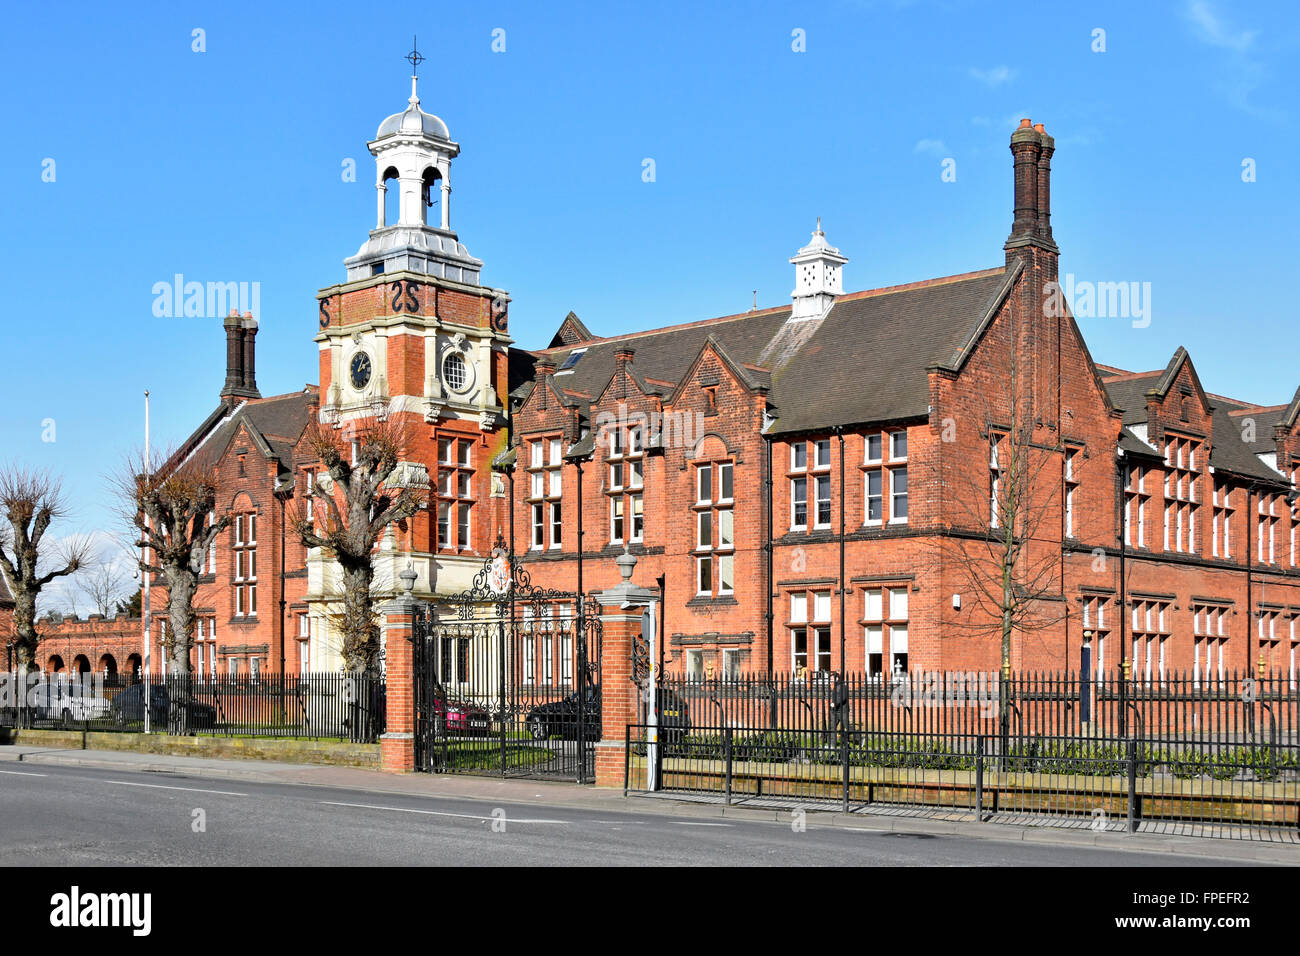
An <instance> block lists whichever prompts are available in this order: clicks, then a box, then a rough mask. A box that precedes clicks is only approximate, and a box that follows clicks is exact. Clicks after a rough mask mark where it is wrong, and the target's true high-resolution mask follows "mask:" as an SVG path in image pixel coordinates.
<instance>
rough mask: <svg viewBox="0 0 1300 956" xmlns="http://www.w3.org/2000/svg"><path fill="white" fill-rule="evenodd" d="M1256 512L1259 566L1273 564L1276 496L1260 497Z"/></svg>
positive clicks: (1275, 550) (1274, 561)
mask: <svg viewBox="0 0 1300 956" xmlns="http://www.w3.org/2000/svg"><path fill="white" fill-rule="evenodd" d="M1257 510H1258V518H1259V525H1258V527H1259V534H1258V535H1257V537H1256V540H1257V542H1258V547H1257V549H1256V550H1257V551H1258V554H1257V558H1258V560H1259V562H1260V563H1261V564H1274V563H1276V560H1277V549H1276V545H1277V495H1260V496H1259V504H1258V505H1257Z"/></svg>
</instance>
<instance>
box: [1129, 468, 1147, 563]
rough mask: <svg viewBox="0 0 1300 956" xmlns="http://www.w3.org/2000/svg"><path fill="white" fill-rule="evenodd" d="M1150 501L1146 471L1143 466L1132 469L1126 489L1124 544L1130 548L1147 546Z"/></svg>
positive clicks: (1130, 469)
mask: <svg viewBox="0 0 1300 956" xmlns="http://www.w3.org/2000/svg"><path fill="white" fill-rule="evenodd" d="M1150 499H1151V494H1150V492H1149V491H1147V477H1146V469H1144V468H1143V467H1142V466H1141V465H1134V466H1132V467H1130V468H1129V469H1128V484H1127V485H1126V486H1125V488H1124V543H1125V544H1127V545H1129V546H1130V547H1132V546H1134V545H1136V546H1137V547H1139V548H1145V547H1146V546H1147V534H1146V526H1147V505H1148V503H1149V501H1150Z"/></svg>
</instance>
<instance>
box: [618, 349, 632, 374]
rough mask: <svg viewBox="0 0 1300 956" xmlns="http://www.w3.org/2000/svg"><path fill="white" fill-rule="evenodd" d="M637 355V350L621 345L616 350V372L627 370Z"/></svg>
mask: <svg viewBox="0 0 1300 956" xmlns="http://www.w3.org/2000/svg"><path fill="white" fill-rule="evenodd" d="M635 355H636V349H634V348H629V347H628V346H626V345H620V346H619V347H618V348H616V349H614V371H615V372H621V371H623V370H624V369H625V368H627V367H628V365H629V364H631V362H632V359H633V357H635Z"/></svg>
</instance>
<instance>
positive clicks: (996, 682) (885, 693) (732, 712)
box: [641, 671, 1300, 744]
mask: <svg viewBox="0 0 1300 956" xmlns="http://www.w3.org/2000/svg"><path fill="white" fill-rule="evenodd" d="M660 686H661V688H662V689H663V690H665V691H668V692H670V693H671V694H673V695H675V696H676V697H677V698H679V699H680V701H681V702H682V703H683V704H684V705H685V709H686V710H687V711H688V712H689V716H690V721H691V722H693V723H695V724H698V725H710V726H718V727H726V726H734V727H752V728H757V729H761V730H791V731H805V730H809V731H811V730H824V729H834V728H837V727H845V726H846V727H850V728H853V729H856V730H869V731H879V732H885V733H919V734H965V735H979V734H995V735H998V736H1020V737H1024V736H1035V735H1045V736H1065V737H1088V738H1095V737H1105V736H1111V737H1121V738H1127V737H1129V736H1132V735H1137V736H1139V737H1144V738H1153V739H1157V740H1160V741H1165V740H1169V741H1175V740H1199V741H1223V742H1243V741H1254V740H1265V741H1272V742H1276V743H1291V744H1295V743H1297V742H1300V741H1298V734H1300V692H1298V691H1297V679H1296V676H1295V675H1291V674H1288V673H1286V672H1281V671H1278V672H1272V673H1260V672H1246V671H1241V672H1225V673H1223V674H1222V675H1218V674H1215V675H1214V676H1213V677H1210V676H1204V675H1200V674H1196V673H1175V672H1168V673H1166V674H1165V675H1164V676H1156V677H1153V678H1151V679H1147V678H1145V677H1144V676H1138V675H1131V676H1128V677H1125V675H1124V673H1123V672H1122V671H1116V672H1114V673H1108V674H1105V675H1103V676H1102V677H1101V678H1100V679H1098V678H1097V676H1096V675H1094V674H1086V673H1085V674H1080V673H1077V672H1071V673H1049V672H1030V673H1013V674H1011V675H1010V677H1008V678H1005V679H1004V678H1003V677H1002V676H1001V675H1000V674H998V673H997V672H996V671H994V672H966V671H962V672H953V671H945V672H938V671H934V672H929V673H916V674H895V675H887V676H879V675H869V674H864V673H858V674H854V673H849V674H843V675H841V674H837V673H832V672H827V671H819V672H816V673H813V674H809V675H808V676H806V677H803V678H800V677H796V676H794V675H791V674H741V675H736V676H734V677H731V678H724V679H715V680H707V681H695V680H689V679H685V678H680V677H668V678H665V679H664V680H663V681H662V682H661V684H660ZM641 716H642V720H643V721H644V719H645V714H644V705H643V713H642V715H641Z"/></svg>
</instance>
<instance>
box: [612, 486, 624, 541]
mask: <svg viewBox="0 0 1300 956" xmlns="http://www.w3.org/2000/svg"><path fill="white" fill-rule="evenodd" d="M623 500H624V499H623V496H622V495H615V496H614V497H613V498H610V499H609V540H610V542H611V543H613V544H622V543H623Z"/></svg>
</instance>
